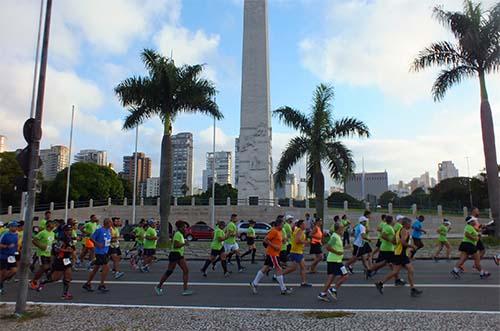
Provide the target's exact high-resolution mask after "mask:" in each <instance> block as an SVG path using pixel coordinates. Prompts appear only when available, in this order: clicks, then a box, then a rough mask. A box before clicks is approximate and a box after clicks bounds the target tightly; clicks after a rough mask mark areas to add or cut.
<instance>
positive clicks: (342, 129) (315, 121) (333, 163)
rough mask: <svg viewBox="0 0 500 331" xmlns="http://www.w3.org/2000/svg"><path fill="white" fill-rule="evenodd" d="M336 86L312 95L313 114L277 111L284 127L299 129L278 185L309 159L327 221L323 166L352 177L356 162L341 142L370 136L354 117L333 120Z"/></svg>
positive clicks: (282, 165)
mask: <svg viewBox="0 0 500 331" xmlns="http://www.w3.org/2000/svg"><path fill="white" fill-rule="evenodd" d="M333 97H334V93H333V87H331V86H328V85H324V84H320V85H318V86H317V87H316V90H315V92H314V96H313V104H312V112H311V114H309V115H306V114H304V113H302V112H300V111H299V110H296V109H293V108H291V107H288V106H284V107H281V108H278V109H276V110H275V111H274V115H276V116H277V117H278V118H279V119H280V120H281V121H282V122H283V123H284V124H286V125H288V126H290V127H292V128H294V129H296V130H298V131H299V132H300V134H299V136H297V137H295V138H293V139H292V140H290V142H289V143H288V146H287V147H286V149H285V150H284V151H283V153H282V154H281V159H280V161H279V163H278V168H277V171H276V185H283V182H284V181H285V179H286V175H287V173H288V172H289V171H290V169H291V168H292V167H293V166H294V165H295V164H296V163H297V162H298V161H299V160H300V159H301V158H302V157H306V158H307V169H306V171H307V185H308V187H309V190H311V191H313V192H314V193H315V195H316V197H315V201H316V214H317V215H318V217H320V218H322V219H323V218H324V215H323V208H324V194H325V178H324V176H323V170H322V163H323V162H324V163H326V164H327V165H328V169H329V171H330V176H331V177H332V178H333V179H335V180H338V181H340V180H345V178H346V177H347V176H349V175H350V174H352V172H353V169H354V161H353V159H352V152H351V150H349V149H348V148H347V147H346V146H345V145H344V144H343V143H342V142H341V141H340V139H342V138H347V137H351V136H354V135H358V136H359V137H369V136H370V132H369V131H368V127H367V126H366V124H365V123H363V122H362V121H359V120H357V119H355V118H352V117H346V118H342V119H339V120H333V118H332V104H331V102H332V100H333Z"/></svg>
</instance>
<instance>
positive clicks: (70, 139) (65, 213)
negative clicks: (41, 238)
mask: <svg viewBox="0 0 500 331" xmlns="http://www.w3.org/2000/svg"><path fill="white" fill-rule="evenodd" d="M74 120H75V105H73V106H72V107H71V129H70V131H69V164H68V173H67V176H66V200H65V203H64V222H67V221H68V203H69V184H70V179H71V147H72V146H73V122H74Z"/></svg>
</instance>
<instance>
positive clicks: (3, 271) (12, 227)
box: [0, 221, 19, 295]
mask: <svg viewBox="0 0 500 331" xmlns="http://www.w3.org/2000/svg"><path fill="white" fill-rule="evenodd" d="M18 226H19V224H18V223H17V222H16V221H12V222H10V223H9V224H8V229H9V231H7V232H3V233H2V235H1V236H0V295H2V294H4V288H3V283H4V282H5V281H6V280H10V279H12V277H14V275H15V274H16V272H17V261H16V253H17V252H18V242H19V238H18V234H17V227H18Z"/></svg>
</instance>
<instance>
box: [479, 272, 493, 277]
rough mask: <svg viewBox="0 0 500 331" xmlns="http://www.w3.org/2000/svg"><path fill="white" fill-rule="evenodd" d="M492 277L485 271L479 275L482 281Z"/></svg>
mask: <svg viewBox="0 0 500 331" xmlns="http://www.w3.org/2000/svg"><path fill="white" fill-rule="evenodd" d="M490 276H491V274H490V273H489V272H488V271H485V272H484V273H482V274H479V277H480V278H481V279H486V278H488V277H490Z"/></svg>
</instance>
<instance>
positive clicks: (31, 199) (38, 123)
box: [15, 0, 52, 316]
mask: <svg viewBox="0 0 500 331" xmlns="http://www.w3.org/2000/svg"><path fill="white" fill-rule="evenodd" d="M51 11H52V0H47V9H46V11H45V26H44V31H43V43H42V54H41V64H40V76H39V80H38V95H37V99H36V112H35V123H34V129H33V131H32V134H31V142H30V143H29V146H30V158H29V174H28V207H27V210H26V219H25V223H24V229H25V231H24V236H23V249H22V252H21V261H20V271H19V289H18V291H17V300H16V311H15V313H16V315H18V316H19V315H22V314H23V313H24V312H25V311H26V300H27V298H28V286H27V285H26V284H28V267H29V263H30V261H29V260H30V257H31V237H32V233H31V228H32V221H33V215H34V213H35V195H36V175H37V173H38V169H37V168H38V159H39V157H40V139H41V138H42V117H43V101H44V94H45V74H46V72H47V58H48V50H49V35H50V15H51Z"/></svg>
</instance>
